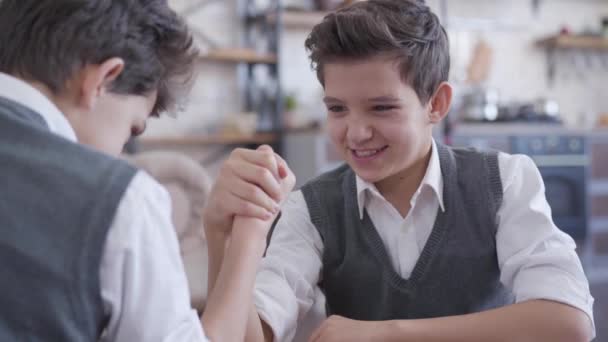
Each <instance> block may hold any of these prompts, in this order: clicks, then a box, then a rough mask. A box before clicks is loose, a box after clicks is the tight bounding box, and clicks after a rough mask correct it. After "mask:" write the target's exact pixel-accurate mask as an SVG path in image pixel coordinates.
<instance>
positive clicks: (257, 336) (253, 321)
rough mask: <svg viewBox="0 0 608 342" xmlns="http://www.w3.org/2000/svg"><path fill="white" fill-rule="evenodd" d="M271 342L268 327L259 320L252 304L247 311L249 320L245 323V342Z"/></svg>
mask: <svg viewBox="0 0 608 342" xmlns="http://www.w3.org/2000/svg"><path fill="white" fill-rule="evenodd" d="M272 340H273V335H272V331H271V330H270V327H268V325H267V324H266V323H264V321H262V319H261V318H260V316H259V314H258V312H257V309H256V307H255V305H253V303H252V304H251V308H250V309H249V320H248V321H247V334H246V338H245V341H246V342H271V341H272Z"/></svg>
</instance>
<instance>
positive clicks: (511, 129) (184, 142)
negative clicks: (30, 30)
mask: <svg viewBox="0 0 608 342" xmlns="http://www.w3.org/2000/svg"><path fill="white" fill-rule="evenodd" d="M170 2H171V3H172V4H173V6H174V8H175V9H176V10H178V11H179V12H180V13H181V14H183V15H184V16H186V17H187V19H188V21H189V23H190V25H191V27H192V28H193V29H194V31H195V38H196V41H197V44H198V46H199V47H200V49H201V56H200V59H199V62H200V63H199V65H198V72H199V75H198V77H197V79H196V83H195V86H194V89H193V91H192V93H191V96H190V98H189V99H188V101H187V102H186V103H184V104H183V112H181V113H178V114H177V115H176V116H165V117H163V118H162V119H159V120H155V121H154V122H151V124H150V125H149V128H148V131H147V132H146V134H145V135H144V136H143V137H141V138H139V139H138V140H137V141H135V142H134V144H133V145H132V146H130V148H131V149H132V150H134V151H149V150H158V149H162V150H173V151H179V152H183V153H186V154H188V155H189V156H191V157H193V158H195V159H196V160H198V161H200V163H202V165H203V166H204V167H205V168H206V170H208V171H209V173H210V174H211V175H213V174H214V173H215V172H217V170H218V166H219V165H221V162H222V161H223V160H224V159H225V157H226V156H227V154H228V153H229V152H230V151H231V150H232V149H233V148H235V147H238V146H245V147H256V146H258V145H259V144H270V145H272V146H274V147H275V148H276V149H277V150H278V151H280V153H281V154H282V155H283V156H284V157H285V158H286V159H287V160H288V162H289V163H290V165H291V167H292V169H293V170H294V172H295V173H296V175H297V176H298V181H299V182H298V184H302V183H303V182H305V181H306V180H308V179H310V178H312V177H314V176H315V175H317V174H319V173H320V172H322V171H325V170H327V169H330V168H332V167H334V166H335V165H337V164H339V163H340V161H339V159H338V158H337V156H336V154H335V153H334V152H333V151H332V149H331V146H330V145H329V144H328V142H327V140H326V138H325V136H324V133H323V120H324V116H325V109H324V107H323V105H322V102H321V98H322V89H321V88H320V86H319V84H318V82H317V80H316V76H315V74H314V72H313V71H312V70H311V68H310V63H309V61H308V59H307V55H306V52H305V50H304V47H303V46H304V40H305V38H306V36H307V34H308V33H309V32H310V30H311V28H312V26H314V25H315V24H316V23H318V22H320V21H321V19H322V18H323V16H324V15H325V14H326V13H327V12H328V11H331V10H332V9H335V8H336V7H338V6H340V5H342V4H343V1H341V0H173V1H170ZM427 3H428V4H429V5H430V6H431V7H432V8H433V9H434V11H435V12H436V13H437V14H438V15H439V16H440V18H441V20H442V22H443V23H444V25H445V27H446V28H447V31H448V33H449V36H450V40H451V55H452V69H451V76H450V78H451V82H452V83H453V85H454V86H455V89H456V97H455V101H454V106H453V109H452V111H451V113H450V114H449V117H448V120H446V122H445V124H444V125H443V126H441V127H438V128H437V130H436V139H437V140H438V141H442V142H446V143H449V144H453V145H458V146H464V145H469V146H478V147H491V148H497V149H500V150H503V151H506V152H511V153H525V154H528V155H530V156H532V157H533V159H534V160H535V162H536V163H537V165H538V167H539V169H540V171H541V173H542V175H543V178H544V181H545V183H546V192H547V198H548V200H549V202H550V204H551V206H552V209H553V215H554V219H555V221H556V222H557V224H558V226H559V227H560V228H562V229H563V230H564V231H566V232H567V233H569V234H571V235H572V236H573V237H574V238H575V240H576V241H577V243H578V246H579V252H580V255H581V259H582V262H583V264H584V267H585V270H586V273H587V275H588V277H589V279H590V282H591V284H592V285H591V286H592V294H593V295H594V297H595V298H596V304H595V315H596V317H595V319H596V325H597V330H598V337H597V339H596V341H608V91H607V90H606V88H607V85H608V0H509V1H503V0H428V1H427Z"/></svg>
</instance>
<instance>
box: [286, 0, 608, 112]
mask: <svg viewBox="0 0 608 342" xmlns="http://www.w3.org/2000/svg"><path fill="white" fill-rule="evenodd" d="M428 3H429V5H430V6H431V7H432V8H433V9H434V10H435V11H436V13H439V0H429V1H428ZM448 12H449V16H450V17H458V18H482V19H489V20H487V21H493V22H494V23H492V25H486V24H484V25H483V26H481V29H480V28H479V27H477V28H473V27H472V25H471V23H470V22H469V23H467V22H465V23H463V22H462V20H460V21H458V22H459V23H460V25H457V23H453V24H454V26H453V27H450V28H449V33H450V39H451V44H452V47H451V50H452V59H453V60H452V80H453V81H454V82H455V83H456V85H458V80H459V79H461V78H462V77H461V75H462V74H463V72H464V68H465V67H466V65H467V63H468V59H469V58H470V51H471V50H472V49H473V46H474V44H475V43H476V42H477V39H478V38H483V39H484V40H486V41H487V42H488V43H489V44H490V46H491V47H492V49H493V56H494V59H493V68H492V71H491V73H490V75H489V80H488V81H487V85H488V86H489V87H493V88H496V89H498V90H499V91H500V94H501V98H502V99H504V100H505V101H510V100H513V101H527V100H533V99H535V98H537V97H549V98H554V99H556V100H557V101H558V103H559V104H560V108H561V111H562V114H563V116H564V118H565V119H566V121H567V122H568V123H569V124H575V123H577V122H578V120H579V116H580V115H581V114H583V113H587V112H590V113H597V112H608V96H605V95H604V94H605V93H606V92H605V90H604V84H605V83H606V80H608V77H607V76H608V53H605V54H604V61H603V62H604V63H605V64H604V65H603V66H601V62H602V61H601V59H600V57H599V55H598V54H595V55H592V59H591V63H592V67H591V68H590V69H589V68H587V67H583V70H582V71H581V72H579V71H576V70H573V68H572V64H573V61H572V59H573V57H574V56H578V55H576V54H567V55H565V57H566V58H563V59H561V60H560V61H559V64H558V73H557V77H556V79H555V83H554V85H553V86H551V85H550V84H549V82H548V80H547V77H546V59H545V54H544V52H543V50H541V49H539V48H537V47H535V46H534V44H533V43H534V41H535V40H536V39H537V38H539V37H544V36H547V35H551V34H553V33H555V32H558V31H559V29H560V27H561V26H562V25H564V24H567V25H568V26H569V27H570V28H571V29H572V30H574V31H575V32H576V31H582V30H584V29H585V28H587V27H589V28H591V29H594V30H597V29H599V26H600V18H601V17H602V16H608V1H603V0H579V1H577V0H543V1H541V6H540V8H539V11H538V14H534V13H533V11H532V7H531V1H530V0H509V1H503V0H448ZM487 21H486V22H487ZM463 24H466V25H467V26H463ZM306 35H307V32H305V31H302V30H287V32H286V34H285V36H284V39H283V41H282V43H283V48H284V49H283V51H282V54H281V57H282V60H283V61H289V63H284V64H283V65H282V72H283V80H284V85H285V88H286V90H287V91H288V92H291V93H294V94H296V95H297V96H298V97H299V98H300V100H301V102H303V104H304V105H305V107H306V108H305V109H304V111H307V112H310V114H311V115H312V116H317V117H322V116H323V109H322V107H321V106H320V103H319V102H318V99H319V97H320V91H321V90H320V88H319V86H318V84H317V83H318V82H317V81H316V77H315V75H314V73H313V72H312V71H311V70H310V68H309V63H308V60H307V58H306V54H305V50H304V48H303V45H304V40H305V39H306ZM575 63H580V64H582V65H583V66H584V65H585V63H587V60H586V59H585V58H584V57H583V58H582V59H581V58H580V57H578V58H577V59H576V62H575Z"/></svg>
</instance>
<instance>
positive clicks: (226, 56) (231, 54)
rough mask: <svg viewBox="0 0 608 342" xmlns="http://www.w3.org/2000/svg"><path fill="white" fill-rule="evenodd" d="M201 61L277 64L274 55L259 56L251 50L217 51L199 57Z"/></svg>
mask: <svg viewBox="0 0 608 342" xmlns="http://www.w3.org/2000/svg"><path fill="white" fill-rule="evenodd" d="M200 59H201V60H203V61H214V62H226V63H251V64H277V61H278V59H277V56H276V55H274V54H260V53H257V52H256V51H254V50H252V49H237V48H235V49H217V50H213V51H211V52H209V53H208V54H205V55H201V56H200Z"/></svg>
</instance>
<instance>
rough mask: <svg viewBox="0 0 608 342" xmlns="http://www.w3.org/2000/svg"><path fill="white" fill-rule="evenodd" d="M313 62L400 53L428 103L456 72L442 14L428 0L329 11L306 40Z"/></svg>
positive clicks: (372, 2)
mask: <svg viewBox="0 0 608 342" xmlns="http://www.w3.org/2000/svg"><path fill="white" fill-rule="evenodd" d="M305 45H306V49H307V51H308V53H309V56H310V59H311V62H312V67H313V68H314V69H316V71H317V77H318V78H319V81H320V82H321V84H323V85H324V79H323V66H324V64H326V63H329V62H335V61H340V60H360V59H365V58H370V57H374V56H376V55H380V54H389V55H391V56H394V57H395V58H396V59H397V61H399V63H400V70H401V76H402V78H403V80H404V81H405V82H407V84H409V85H411V86H412V87H413V88H414V90H415V91H416V93H417V94H418V97H419V98H420V99H421V101H423V102H424V103H426V102H427V101H428V100H430V98H431V96H432V95H433V94H434V92H435V91H436V89H437V87H438V86H439V85H440V84H441V82H444V81H447V79H448V74H449V71H450V53H449V42H448V37H447V34H446V32H445V29H444V28H443V27H442V26H441V24H440V22H439V18H437V16H436V15H435V14H434V13H433V12H432V11H431V10H430V8H429V7H428V6H427V5H426V4H425V3H424V1H422V0H369V1H360V2H356V3H354V4H352V5H350V6H348V7H345V8H342V9H339V10H337V11H336V12H334V13H330V14H328V15H327V16H326V17H325V18H324V19H323V21H322V22H321V23H319V24H318V25H316V26H315V27H314V28H313V30H312V32H311V33H310V35H309V36H308V38H307V39H306V43H305Z"/></svg>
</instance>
